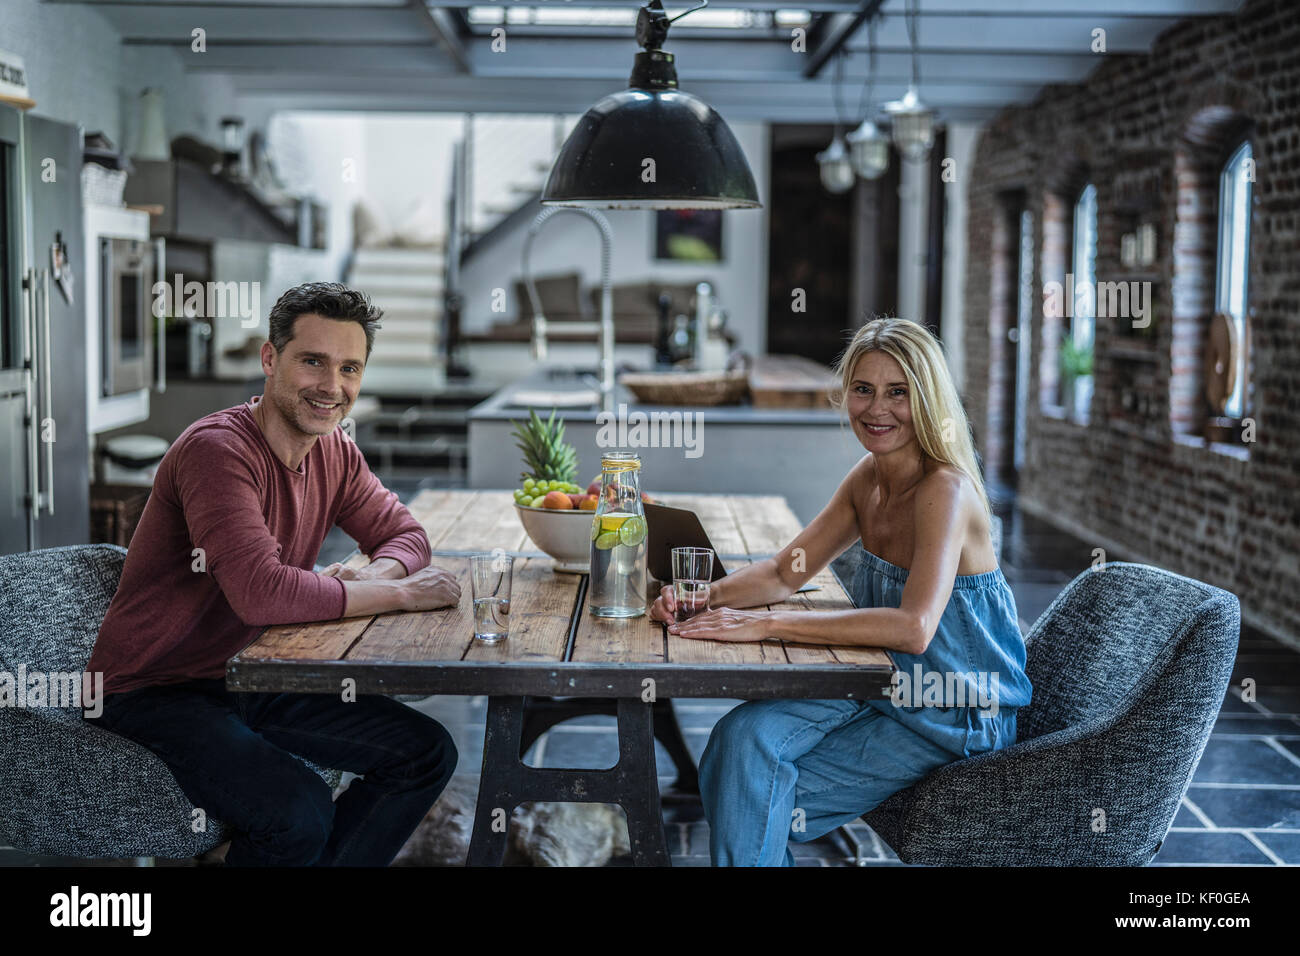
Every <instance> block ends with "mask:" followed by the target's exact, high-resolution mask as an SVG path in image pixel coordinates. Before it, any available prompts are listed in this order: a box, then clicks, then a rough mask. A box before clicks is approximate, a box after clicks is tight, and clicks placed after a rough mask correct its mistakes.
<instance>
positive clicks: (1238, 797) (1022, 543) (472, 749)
mask: <svg viewBox="0 0 1300 956" xmlns="http://www.w3.org/2000/svg"><path fill="white" fill-rule="evenodd" d="M393 490H394V491H397V492H398V493H399V494H400V495H401V496H402V498H403V500H409V498H410V497H411V496H412V495H413V494H414V493H415V491H416V490H418V487H417V486H414V485H413V486H411V487H400V486H399V487H394V488H393ZM997 491H998V490H997V489H995V495H996V492H997ZM1001 495H1002V497H1001V498H999V497H996V496H995V498H994V505H995V510H997V511H998V513H999V515H1000V516H1001V517H1002V519H1003V523H1004V524H1003V556H1002V567H1003V573H1004V574H1005V575H1006V578H1007V581H1008V582H1009V583H1010V585H1011V588H1012V590H1013V591H1014V593H1015V596H1016V605H1017V608H1018V610H1019V613H1020V617H1021V621H1022V627H1023V628H1025V629H1028V626H1029V625H1030V624H1032V623H1033V622H1034V621H1035V620H1037V618H1038V616H1039V615H1040V614H1041V613H1042V612H1043V610H1045V609H1046V607H1047V606H1048V604H1050V603H1051V601H1052V599H1053V598H1054V597H1055V596H1056V595H1057V594H1058V593H1059V592H1060V591H1061V589H1062V588H1063V587H1064V586H1065V585H1066V584H1067V583H1068V582H1069V581H1071V580H1072V579H1073V578H1074V577H1075V575H1077V574H1078V573H1079V572H1081V571H1083V570H1084V569H1085V568H1087V566H1088V565H1089V563H1090V562H1091V560H1092V554H1091V546H1090V545H1086V544H1085V543H1084V542H1082V541H1079V540H1078V539H1076V538H1074V537H1072V536H1070V535H1068V534H1065V533H1063V532H1061V531H1058V530H1056V529H1055V528H1054V527H1052V526H1051V525H1048V524H1046V523H1045V522H1042V521H1040V520H1038V519H1036V518H1033V517H1031V516H1029V515H1026V514H1024V513H1023V512H1021V511H1020V510H1019V509H1018V508H1016V507H1015V506H1014V504H1013V502H1012V498H1011V497H1010V496H1009V495H1007V494H1006V492H1004V491H1003V492H1001ZM352 547H353V545H352V542H351V541H350V540H349V539H347V538H346V536H343V535H341V533H339V534H336V535H334V536H332V537H331V538H330V539H328V540H327V542H326V547H325V548H324V549H322V553H321V558H320V561H321V563H322V564H326V563H329V562H330V561H335V560H339V559H340V558H342V557H344V556H346V555H347V553H348V552H350V551H351V550H352ZM1115 557H1116V558H1122V556H1115ZM1261 675H1263V676H1266V677H1267V679H1266V680H1265V679H1261ZM1244 677H1254V678H1255V679H1256V681H1257V684H1258V690H1257V695H1258V696H1257V699H1256V700H1254V701H1243V700H1242V699H1241V690H1240V680H1241V679H1242V678H1244ZM736 703H738V702H737V701H724V700H682V701H676V702H674V707H675V709H676V711H677V715H678V721H679V723H680V724H681V726H682V730H683V732H684V734H685V737H686V742H687V745H688V747H689V748H690V750H691V753H692V755H693V756H694V757H695V758H696V759H697V760H698V759H699V755H700V754H701V752H702V751H703V749H704V745H705V743H706V742H707V740H708V737H709V732H710V731H711V730H712V728H713V725H714V724H715V723H716V722H717V721H718V719H719V718H721V717H722V715H723V714H725V713H726V712H727V711H728V710H729V709H731V707H733V706H735V704H736ZM412 706H415V707H417V708H418V709H420V710H422V711H424V712H426V713H428V714H430V715H431V716H434V717H436V718H437V719H439V720H440V721H442V723H443V724H444V725H445V726H447V727H448V729H450V730H452V732H453V733H454V734H455V737H456V743H457V747H458V748H459V750H460V755H461V758H460V769H461V771H462V772H467V773H476V772H477V770H478V766H479V764H480V763H481V762H482V754H483V725H484V718H485V715H486V710H487V702H486V699H485V698H482V697H439V698H429V699H427V700H425V701H421V702H418V703H415V704H413V705H412ZM617 753H618V746H617V737H616V733H615V722H614V718H612V717H583V718H579V719H576V720H573V721H569V722H566V723H564V724H561V725H560V726H557V727H556V728H554V729H553V730H551V731H550V732H549V733H548V734H546V735H544V736H543V737H542V738H541V739H540V740H539V741H538V742H537V744H536V745H535V747H534V748H533V750H532V752H531V753H530V755H529V757H528V759H529V762H531V763H535V764H537V765H541V766H548V767H565V766H567V767H607V766H610V765H612V764H613V762H614V760H615V758H616V757H617ZM656 759H657V763H658V766H659V768H660V774H661V776H660V785H661V787H663V788H667V787H669V785H670V784H671V783H672V780H673V773H672V763H671V761H670V760H669V758H668V755H667V753H666V752H665V751H664V750H663V748H662V747H661V746H659V745H658V744H656ZM664 819H665V824H666V828H667V834H668V840H669V848H670V851H671V853H672V856H673V865H675V866H706V865H708V863H709V857H708V824H707V823H705V822H704V820H703V817H702V814H701V812H700V808H699V805H698V804H691V803H689V802H688V803H671V804H665V810H664ZM791 849H792V852H793V854H794V856H795V859H796V861H797V862H798V863H799V864H800V865H804V866H851V865H854V864H855V863H856V864H858V865H863V866H902V865H904V864H902V863H900V862H899V860H898V858H897V856H896V855H895V854H894V853H893V851H892V850H890V849H889V847H888V846H886V845H885V844H884V842H883V841H882V840H880V839H879V837H878V836H877V835H876V834H875V833H873V832H872V831H871V829H870V827H868V826H866V825H865V824H862V823H858V824H854V825H852V826H850V827H848V828H846V832H845V833H835V834H832V835H831V836H829V837H826V838H823V839H822V840H819V841H816V842H813V843H808V844H792V845H791ZM61 862H69V861H61V860H58V859H51V858H40V859H33V858H30V857H25V856H24V855H22V854H19V853H17V852H16V851H13V850H4V849H0V865H24V864H25V865H32V864H38V865H54V864H58V863H61ZM160 862H162V861H160ZM187 862H188V861H187ZM620 862H626V861H620ZM1282 864H1300V654H1298V653H1297V652H1296V651H1294V650H1293V649H1291V648H1289V647H1287V646H1285V645H1282V644H1280V643H1278V642H1277V641H1275V640H1273V639H1271V638H1269V637H1267V636H1265V635H1262V634H1259V633H1258V632H1255V631H1254V630H1252V629H1250V628H1248V627H1243V630H1242V635H1241V644H1240V648H1239V651H1238V655H1237V665H1236V668H1235V670H1234V672H1233V676H1232V685H1231V687H1230V690H1229V693H1228V695H1227V698H1226V699H1225V701H1224V705H1223V709H1222V711H1221V713H1220V715H1219V719H1218V721H1217V723H1216V724H1215V727H1214V730H1213V732H1212V734H1211V737H1210V740H1209V743H1208V744H1207V745H1206V748H1205V753H1204V755H1203V756H1202V758H1201V762H1200V765H1199V766H1198V767H1197V770H1196V774H1195V776H1194V777H1193V780H1192V783H1191V786H1190V787H1189V789H1188V793H1187V796H1186V798H1185V799H1184V801H1183V805H1182V807H1181V808H1180V809H1179V811H1178V814H1177V816H1176V817H1175V819H1174V823H1173V827H1172V829H1171V830H1170V832H1169V835H1168V836H1167V837H1166V839H1165V843H1164V846H1163V847H1162V849H1161V851H1160V853H1159V854H1158V855H1157V856H1156V858H1155V860H1154V862H1153V865H1155V866H1186V865H1202V866H1203V865H1223V866H1243V865H1254V866H1273V865H1282Z"/></svg>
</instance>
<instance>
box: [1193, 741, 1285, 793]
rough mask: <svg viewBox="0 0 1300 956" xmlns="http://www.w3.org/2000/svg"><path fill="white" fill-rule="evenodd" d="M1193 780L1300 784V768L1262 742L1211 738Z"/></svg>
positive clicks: (1201, 781) (1204, 781)
mask: <svg viewBox="0 0 1300 956" xmlns="http://www.w3.org/2000/svg"><path fill="white" fill-rule="evenodd" d="M1193 780H1194V781H1196V782H1199V783H1265V784H1267V783H1274V784H1277V783H1285V784H1300V767H1298V766H1296V765H1295V764H1293V763H1292V762H1291V761H1289V760H1287V759H1286V758H1285V757H1283V756H1282V755H1281V754H1279V753H1278V752H1277V751H1276V750H1274V749H1273V748H1272V747H1270V746H1268V744H1266V743H1264V742H1263V741H1262V740H1241V739H1233V738H1231V737H1212V738H1210V741H1209V742H1208V743H1207V744H1206V745H1205V752H1204V753H1203V754H1202V755H1201V762H1200V765H1199V766H1198V767H1197V768H1196V775H1195V777H1194V778H1193Z"/></svg>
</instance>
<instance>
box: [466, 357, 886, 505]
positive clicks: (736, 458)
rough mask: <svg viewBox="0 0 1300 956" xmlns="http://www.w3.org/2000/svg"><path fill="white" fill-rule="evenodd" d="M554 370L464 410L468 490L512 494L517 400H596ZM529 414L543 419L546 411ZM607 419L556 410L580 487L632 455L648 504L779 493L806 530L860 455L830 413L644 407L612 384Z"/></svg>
mask: <svg viewBox="0 0 1300 956" xmlns="http://www.w3.org/2000/svg"><path fill="white" fill-rule="evenodd" d="M563 371H564V370H558V369H551V368H541V369H538V370H536V371H535V372H533V373H532V374H530V375H528V376H527V377H525V378H523V379H521V380H519V381H517V382H514V383H512V384H510V385H507V386H505V387H504V388H502V389H501V390H499V391H498V392H496V393H494V394H493V395H492V396H491V397H489V398H488V399H486V400H485V401H483V402H481V403H480V404H478V405H476V406H475V407H474V408H472V409H471V410H470V412H469V462H468V464H469V487H471V488H503V487H506V488H513V487H517V486H518V483H519V480H520V478H519V473H520V472H521V471H522V470H523V455H522V453H521V452H520V451H519V449H518V447H517V446H516V444H515V437H514V433H513V428H512V425H511V422H512V421H519V422H524V421H527V419H528V406H526V405H522V404H521V403H520V400H519V399H518V397H517V396H518V395H519V394H520V393H527V392H539V391H543V392H565V393H573V392H581V391H595V389H594V387H593V386H592V385H591V384H589V382H590V381H592V380H588V381H584V380H582V379H580V378H578V377H576V376H574V375H572V374H562V373H563ZM555 372H559V373H561V374H558V375H556V374H553V373H555ZM620 406H622V409H621V410H620ZM533 407H535V408H536V410H537V413H538V415H540V416H541V417H542V418H546V417H548V416H549V415H550V411H551V407H552V406H551V405H549V404H546V405H536V406H533ZM614 413H615V420H614V424H613V425H610V424H608V423H607V422H608V420H607V419H606V420H604V421H602V422H598V420H597V415H598V414H599V409H598V408H597V407H596V405H594V404H593V405H588V406H585V407H579V408H559V409H558V410H557V413H556V417H557V418H560V419H563V420H564V426H565V428H564V437H565V440H566V441H568V442H569V443H570V444H572V445H573V446H574V447H575V449H576V450H577V452H578V462H579V472H578V483H579V484H582V485H586V483H587V482H588V481H590V480H591V479H592V478H593V477H596V476H597V475H598V474H599V472H600V456H601V453H602V452H603V451H635V452H637V453H638V454H639V455H640V456H641V467H642V481H641V486H642V489H643V490H644V491H646V492H647V493H649V494H650V495H654V493H655V492H656V491H660V492H705V491H710V492H712V491H725V492H728V493H733V494H779V495H784V496H786V497H787V498H789V500H790V504H791V507H792V508H793V509H794V511H795V514H796V515H797V516H798V517H799V520H800V521H802V522H803V523H805V524H807V523H808V522H809V521H811V520H812V518H814V517H815V516H816V515H817V513H818V512H819V511H820V510H821V509H822V507H823V506H825V504H826V502H827V501H828V500H829V499H830V497H831V495H832V494H833V493H834V492H835V489H836V488H837V487H838V486H839V483H840V481H841V480H842V479H843V478H844V475H845V474H846V473H847V472H848V470H849V469H850V468H852V467H853V465H854V464H856V463H857V462H858V461H859V460H860V459H861V458H862V456H863V454H865V451H864V450H863V448H862V446H861V445H860V444H859V443H858V441H857V439H856V438H855V437H854V436H853V432H852V431H851V430H850V429H849V427H848V424H847V423H846V422H845V421H844V418H843V414H842V413H841V412H839V411H837V410H835V409H829V408H827V409H817V408H755V407H753V406H752V405H749V404H745V405H719V406H689V405H686V406H683V405H673V406H668V405H646V404H642V403H640V402H638V401H637V399H636V398H635V396H633V395H632V393H631V392H629V391H628V390H627V389H625V388H623V387H622V386H621V385H619V386H616V387H615V392H614ZM638 426H639V427H638ZM609 439H613V442H612V443H610V442H609V441H608V440H609ZM620 441H622V442H623V444H618V442H620Z"/></svg>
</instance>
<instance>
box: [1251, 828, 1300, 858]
mask: <svg viewBox="0 0 1300 956" xmlns="http://www.w3.org/2000/svg"><path fill="white" fill-rule="evenodd" d="M1255 838H1256V839H1257V840H1259V842H1260V843H1262V844H1264V846H1266V847H1268V848H1269V849H1270V850H1272V851H1273V853H1274V854H1276V855H1277V857H1278V859H1280V860H1281V861H1282V862H1283V863H1291V864H1296V865H1300V833H1269V832H1268V831H1267V830H1260V831H1258V832H1256V833H1255Z"/></svg>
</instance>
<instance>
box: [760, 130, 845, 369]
mask: <svg viewBox="0 0 1300 956" xmlns="http://www.w3.org/2000/svg"><path fill="white" fill-rule="evenodd" d="M832 132H833V131H832V129H831V127H829V126H783V125H779V124H773V126H772V156H771V169H772V186H771V192H770V195H771V197H772V198H771V207H772V208H771V212H770V233H769V239H768V272H767V276H768V295H767V315H768V321H767V351H768V352H769V353H772V354H782V355H803V356H806V357H807V358H810V359H813V360H815V361H818V362H822V363H825V364H827V365H829V364H831V363H832V362H834V361H835V359H836V358H837V357H838V356H839V353H840V352H841V351H843V349H844V331H845V329H848V328H852V327H853V326H854V323H853V321H852V317H851V315H850V301H851V286H850V273H849V263H850V258H851V251H852V248H853V232H852V223H853V191H852V190H850V191H849V192H846V193H841V194H839V195H834V194H832V193H829V192H827V191H826V190H825V189H823V188H822V184H821V179H820V174H819V172H818V167H817V159H816V157H817V153H819V152H820V151H821V150H823V149H825V148H826V145H827V144H828V143H829V142H830V140H831V134H832ZM797 289H801V290H803V302H802V308H803V311H795V310H794V305H795V301H796V300H795V298H794V296H795V290H797Z"/></svg>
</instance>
